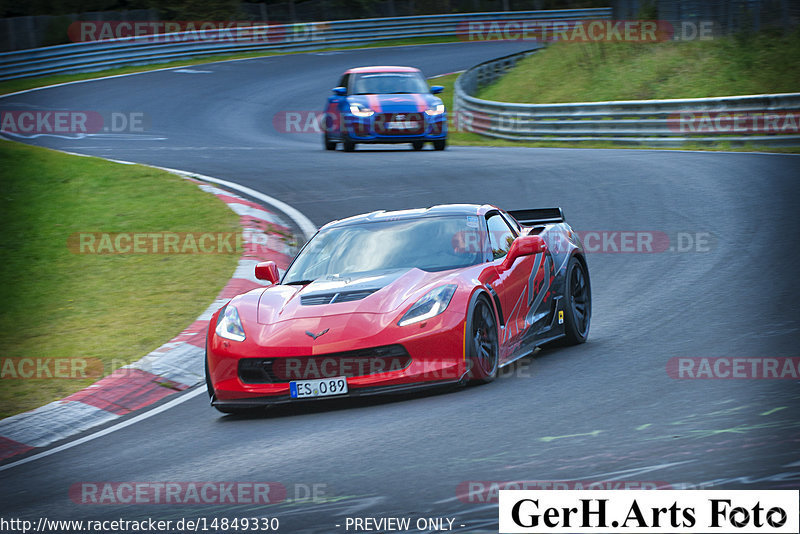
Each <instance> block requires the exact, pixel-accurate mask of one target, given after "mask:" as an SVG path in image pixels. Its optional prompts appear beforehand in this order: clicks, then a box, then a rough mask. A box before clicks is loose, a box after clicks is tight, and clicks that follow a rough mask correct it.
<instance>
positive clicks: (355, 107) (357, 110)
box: [350, 102, 375, 117]
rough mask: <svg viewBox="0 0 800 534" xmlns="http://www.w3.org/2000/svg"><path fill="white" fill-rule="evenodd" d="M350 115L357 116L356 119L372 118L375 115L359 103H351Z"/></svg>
mask: <svg viewBox="0 0 800 534" xmlns="http://www.w3.org/2000/svg"><path fill="white" fill-rule="evenodd" d="M350 113H352V114H353V115H355V116H356V117H371V116H372V115H374V114H375V112H374V111H372V110H371V109H370V108H368V107H367V106H365V105H363V104H359V103H358V102H351V103H350Z"/></svg>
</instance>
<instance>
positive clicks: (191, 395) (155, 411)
mask: <svg viewBox="0 0 800 534" xmlns="http://www.w3.org/2000/svg"><path fill="white" fill-rule="evenodd" d="M201 393H206V390H205V388H204V387H203V386H200V387H196V388H194V389H190V390H189V391H187V392H186V393H184V394H182V395H180V396H179V397H177V398H175V399H172V400H171V401H169V402H167V403H165V404H162V405H161V406H159V407H157V408H153V409H152V410H148V411H146V412H144V413H142V414H139V415H137V416H134V417H131V418H130V419H127V420H125V421H122V422H121V423H117V424H116V425H112V426H110V427H108V428H104V429H103V430H99V431H97V432H94V433H92V434H89V435H88V436H84V437H82V438H80V439H76V440H75V441H70V442H69V443H65V444H63V445H59V446H58V447H54V448H52V449H49V450H46V451H43V452H40V453H39V454H34V455H33V456H28V457H27V458H23V459H22V460H17V461H16V462H11V463H10V464H6V465H2V466H0V471H5V470H6V469H11V468H12V467H17V466H18V465H22V464H27V463H28V462H32V461H34V460H38V459H39V458H44V457H45V456H50V455H51V454H55V453H57V452H61V451H65V450H67V449H71V448H72V447H77V446H78V445H82V444H83V443H86V442H87V441H92V440H94V439H97V438H101V437H103V436H105V435H107V434H111V433H112V432H116V431H117V430H122V429H123V428H125V427H127V426H130V425H133V424H135V423H138V422H139V421H143V420H145V419H148V418H150V417H153V416H154V415H158V414H160V413H161V412H164V411H167V410H169V409H170V408H172V407H174V406H177V405H179V404H182V403H184V402H186V401H188V400H189V399H193V398H195V397H197V396H198V395H200V394H201Z"/></svg>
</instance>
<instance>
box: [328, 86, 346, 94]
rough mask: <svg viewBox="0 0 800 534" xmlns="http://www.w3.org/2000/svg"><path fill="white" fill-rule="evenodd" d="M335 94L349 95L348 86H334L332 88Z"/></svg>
mask: <svg viewBox="0 0 800 534" xmlns="http://www.w3.org/2000/svg"><path fill="white" fill-rule="evenodd" d="M331 90H332V91H333V94H335V95H336V96H347V88H346V87H334V88H333V89H331Z"/></svg>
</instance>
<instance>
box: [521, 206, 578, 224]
mask: <svg viewBox="0 0 800 534" xmlns="http://www.w3.org/2000/svg"><path fill="white" fill-rule="evenodd" d="M508 214H509V215H511V216H512V217H514V218H515V219H516V220H517V222H518V223H520V224H521V225H523V226H533V225H536V224H549V223H561V222H564V212H562V211H561V208H533V209H529V210H513V211H509V212H508Z"/></svg>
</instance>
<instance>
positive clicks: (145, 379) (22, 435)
mask: <svg viewBox="0 0 800 534" xmlns="http://www.w3.org/2000/svg"><path fill="white" fill-rule="evenodd" d="M170 170H171V169H170ZM176 174H179V175H180V176H182V177H183V178H185V179H187V180H190V181H192V182H194V183H196V184H197V185H198V186H199V187H200V189H202V190H204V191H206V192H208V193H211V194H213V195H216V196H217V197H218V198H219V199H220V200H222V201H223V202H225V203H226V204H227V205H228V207H230V208H231V209H232V210H233V211H234V212H236V213H237V214H238V215H239V220H240V224H241V227H242V232H243V243H244V253H243V254H242V256H241V258H240V259H239V264H238V265H237V267H236V271H235V272H234V274H233V277H232V278H231V279H230V280H229V281H228V283H227V284H226V285H225V287H224V288H223V289H222V291H221V292H220V294H219V295H218V296H217V298H216V300H215V301H214V303H213V304H211V305H210V306H209V307H208V308H207V309H206V311H205V312H203V314H202V315H200V316H199V317H198V318H197V319H196V320H195V321H194V322H193V323H192V324H191V325H189V326H188V327H187V328H186V329H184V330H183V331H182V332H181V333H180V334H178V335H177V336H175V337H174V338H173V339H171V340H170V341H169V342H167V343H165V344H164V345H162V346H160V347H159V348H157V349H156V350H154V351H153V352H151V353H150V354H148V355H146V356H144V357H143V358H141V359H140V360H138V361H136V362H133V363H131V364H130V365H126V366H124V367H122V368H120V369H117V370H116V371H114V372H113V373H111V374H110V375H109V376H106V377H105V378H102V379H100V380H99V381H97V382H96V383H94V384H92V385H91V386H89V387H87V388H85V389H83V390H81V391H78V392H77V393H73V394H72V395H70V396H68V397H65V398H63V399H61V400H57V401H54V402H51V403H50V404H46V405H45V406H42V407H40V408H36V409H35V410H31V411H29V412H25V413H21V414H18V415H14V416H11V417H7V418H5V419H3V420H0V460H3V459H6V458H10V457H12V456H16V455H18V454H22V453H24V452H27V451H29V450H31V449H34V448H37V447H45V446H47V445H50V444H51V443H54V442H56V441H59V440H62V439H64V438H67V437H69V436H73V435H75V434H78V433H80V432H83V431H85V430H87V429H89V428H92V427H94V426H97V425H101V424H104V423H108V422H111V421H114V420H116V419H119V418H120V417H122V416H124V415H126V414H129V413H131V412H133V411H136V410H139V409H141V408H144V407H145V406H149V405H151V404H153V403H155V402H158V401H160V400H161V399H163V398H164V397H167V396H169V395H172V394H174V393H177V392H180V391H183V390H185V389H187V388H189V387H191V386H194V385H196V384H199V383H200V382H202V381H203V380H204V370H203V358H204V354H205V351H204V344H205V337H206V328H207V327H208V320H209V319H210V318H211V316H212V315H213V314H214V312H216V311H217V310H218V309H219V308H220V307H222V306H223V305H224V304H225V303H226V302H227V301H228V300H230V298H232V297H234V296H235V295H238V294H239V293H244V292H245V291H249V290H251V289H255V288H257V287H261V286H264V285H265V284H264V283H263V282H261V281H260V280H256V278H255V276H254V270H255V269H254V268H255V264H256V263H258V262H259V261H265V260H273V261H275V262H276V263H277V264H278V267H279V268H280V269H281V270H283V269H285V268H286V267H287V266H288V264H289V261H291V258H292V256H293V249H292V245H290V244H289V243H287V241H286V239H285V236H289V235H291V230H290V229H289V226H288V225H287V224H286V223H285V222H284V221H283V220H282V219H281V218H280V217H278V216H277V215H276V214H274V213H272V212H270V211H267V210H266V209H264V207H263V206H262V205H260V204H257V203H255V202H251V201H249V200H246V199H244V198H242V197H240V196H238V195H235V194H233V193H231V192H229V191H226V190H223V189H220V188H218V187H215V186H213V185H209V184H208V183H206V182H201V181H199V180H195V179H194V178H191V177H190V175H188V173H183V172H176ZM204 178H205V177H204ZM217 181H218V182H222V181H221V180H217ZM223 183H224V182H223ZM242 189H244V188H242ZM309 224H310V223H309ZM306 233H307V232H306Z"/></svg>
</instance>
